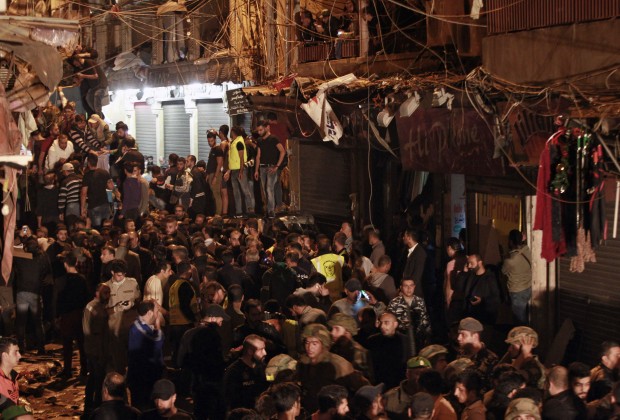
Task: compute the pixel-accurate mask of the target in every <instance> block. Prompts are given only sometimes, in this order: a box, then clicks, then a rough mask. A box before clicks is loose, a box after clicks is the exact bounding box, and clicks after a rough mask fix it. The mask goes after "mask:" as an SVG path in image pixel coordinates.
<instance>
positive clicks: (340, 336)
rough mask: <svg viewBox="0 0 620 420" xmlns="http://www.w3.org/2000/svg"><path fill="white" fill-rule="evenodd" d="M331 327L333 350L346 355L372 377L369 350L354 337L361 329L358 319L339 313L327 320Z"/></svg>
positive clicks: (360, 369)
mask: <svg viewBox="0 0 620 420" xmlns="http://www.w3.org/2000/svg"><path fill="white" fill-rule="evenodd" d="M327 325H329V326H330V327H331V336H332V340H333V344H332V347H331V352H332V353H334V354H337V355H339V356H342V357H344V358H345V359H346V360H348V361H349V362H351V363H352V364H353V367H354V368H355V369H357V370H359V371H360V372H362V374H363V375H364V376H365V377H366V378H368V379H371V378H372V368H371V365H370V360H369V357H368V350H366V349H365V348H364V347H362V345H361V344H359V343H358V342H357V341H355V340H354V339H353V337H354V336H355V335H357V332H358V330H359V327H358V326H357V321H356V320H355V319H354V318H353V317H350V316H349V315H345V314H341V313H337V314H334V315H333V316H332V317H331V319H330V320H329V321H328V322H327Z"/></svg>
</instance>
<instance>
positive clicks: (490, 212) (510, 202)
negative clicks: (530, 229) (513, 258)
mask: <svg viewBox="0 0 620 420" xmlns="http://www.w3.org/2000/svg"><path fill="white" fill-rule="evenodd" d="M476 197H477V200H478V203H477V207H478V220H479V221H480V224H481V225H483V226H484V225H487V224H488V222H491V225H492V226H493V227H494V228H495V229H496V230H497V233H498V234H499V238H498V239H499V243H500V244H501V245H502V247H503V249H504V250H507V249H508V234H509V233H510V231H511V230H513V229H518V230H521V227H522V226H521V220H522V215H521V198H520V197H512V196H507V195H490V194H476Z"/></svg>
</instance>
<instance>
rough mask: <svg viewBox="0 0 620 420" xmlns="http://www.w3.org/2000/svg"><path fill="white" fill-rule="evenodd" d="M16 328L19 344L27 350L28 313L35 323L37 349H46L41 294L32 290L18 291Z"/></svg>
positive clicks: (16, 298)
mask: <svg viewBox="0 0 620 420" xmlns="http://www.w3.org/2000/svg"><path fill="white" fill-rule="evenodd" d="M15 308H16V309H15V312H16V314H15V330H16V332H17V340H18V341H19V346H20V347H21V348H22V349H23V350H25V341H26V324H27V323H28V315H30V317H31V318H32V324H33V325H34V337H35V340H36V343H35V344H36V348H37V350H43V349H44V344H45V341H44V336H43V313H42V312H41V296H39V295H38V294H36V293H32V292H17V295H16V297H15Z"/></svg>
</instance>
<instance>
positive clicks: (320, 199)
mask: <svg viewBox="0 0 620 420" xmlns="http://www.w3.org/2000/svg"><path fill="white" fill-rule="evenodd" d="M297 141H298V140H297ZM299 174H300V176H299V204H300V209H301V211H303V212H308V213H310V214H312V215H319V216H321V215H323V216H338V217H340V218H342V219H346V218H348V217H349V215H350V202H351V200H350V198H349V194H351V156H350V151H349V150H339V149H336V148H335V147H333V146H332V145H330V144H324V143H321V142H304V141H301V142H300V144H299Z"/></svg>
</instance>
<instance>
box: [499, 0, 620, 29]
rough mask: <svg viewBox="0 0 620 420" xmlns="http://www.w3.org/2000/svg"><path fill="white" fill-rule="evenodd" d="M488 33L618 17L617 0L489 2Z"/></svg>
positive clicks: (619, 13)
mask: <svg viewBox="0 0 620 420" xmlns="http://www.w3.org/2000/svg"><path fill="white" fill-rule="evenodd" d="M487 10H492V11H493V13H489V15H488V33H489V34H501V33H506V32H516V31H524V30H530V29H537V28H547V27H552V26H560V25H570V24H573V23H584V22H592V21H597V20H605V19H613V18H616V17H618V16H620V2H618V0H542V1H541V0H524V1H520V2H515V1H514V0H488V6H487Z"/></svg>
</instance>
